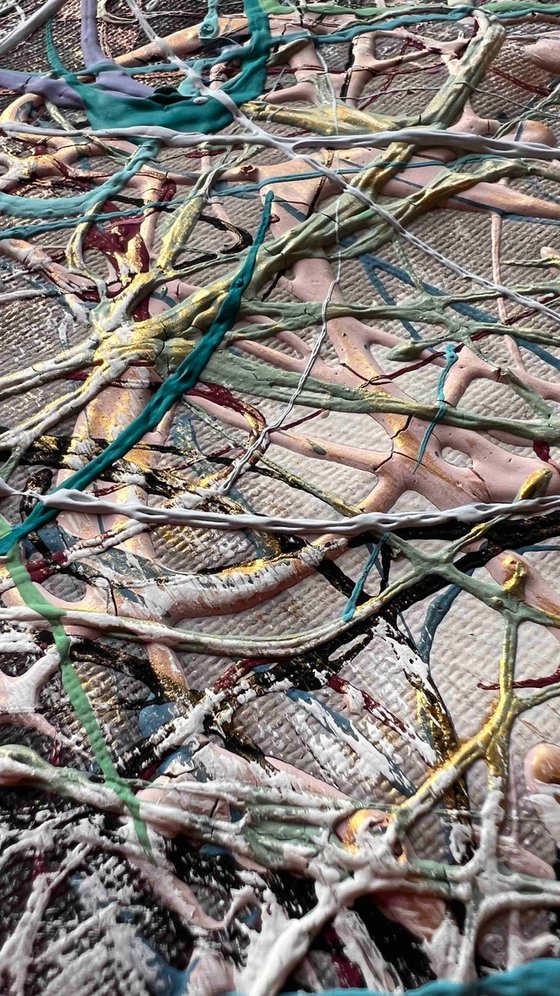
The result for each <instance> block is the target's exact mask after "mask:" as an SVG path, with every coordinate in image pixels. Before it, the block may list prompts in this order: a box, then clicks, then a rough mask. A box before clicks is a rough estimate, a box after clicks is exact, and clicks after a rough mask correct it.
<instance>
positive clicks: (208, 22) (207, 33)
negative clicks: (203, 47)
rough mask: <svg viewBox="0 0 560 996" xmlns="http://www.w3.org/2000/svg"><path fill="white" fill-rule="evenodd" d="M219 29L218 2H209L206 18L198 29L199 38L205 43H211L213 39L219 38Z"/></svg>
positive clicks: (216, 0)
mask: <svg viewBox="0 0 560 996" xmlns="http://www.w3.org/2000/svg"><path fill="white" fill-rule="evenodd" d="M219 28H220V24H219V21H218V0H208V10H207V11H206V17H205V18H204V20H203V22H202V24H201V25H200V28H199V29H198V34H199V37H200V38H202V39H203V40H204V41H209V40H210V39H211V38H215V37H216V36H217V34H218V31H219Z"/></svg>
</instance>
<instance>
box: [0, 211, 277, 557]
mask: <svg viewBox="0 0 560 996" xmlns="http://www.w3.org/2000/svg"><path fill="white" fill-rule="evenodd" d="M272 200H273V195H272V192H269V193H268V194H267V195H266V199H265V202H264V210H263V216H262V218H261V223H260V225H259V229H258V231H257V234H256V236H255V240H254V242H253V245H252V246H251V248H250V249H249V251H248V253H247V255H246V257H245V259H244V261H243V263H242V265H241V267H240V269H239V271H238V273H237V275H236V276H235V277H234V278H233V280H232V282H231V286H230V289H229V291H228V292H227V294H226V296H225V298H224V300H223V301H222V303H221V305H220V308H219V310H218V314H217V315H216V318H215V319H214V321H213V322H212V324H211V326H210V328H209V329H208V332H207V333H206V334H205V335H204V336H203V337H202V339H201V340H200V342H199V343H198V344H197V345H196V346H195V347H194V349H192V350H191V352H190V353H189V355H188V356H186V357H185V359H184V360H183V361H182V363H180V364H179V366H178V367H177V370H176V371H175V372H174V373H173V374H171V376H170V377H168V378H167V380H166V381H165V382H164V383H163V384H162V385H161V387H160V388H158V390H157V391H156V393H155V394H154V396H153V397H152V398H151V399H150V401H149V402H148V404H147V405H146V407H145V408H144V411H143V412H142V413H141V414H140V415H139V416H138V417H137V418H135V419H133V421H132V422H131V423H130V425H128V426H127V427H126V429H124V430H123V431H122V432H121V433H120V434H119V435H118V436H117V438H116V439H114V440H113V442H112V443H110V445H109V446H107V447H106V449H104V450H103V451H102V452H101V453H100V454H99V455H98V456H96V457H95V458H94V459H93V460H90V462H89V463H88V464H87V465H86V466H85V467H82V468H81V469H80V470H78V471H77V472H76V473H75V474H72V476H71V477H68V478H67V479H66V480H65V481H64V483H63V484H62V485H60V487H64V488H76V489H77V490H79V491H82V490H83V489H84V488H86V487H87V486H88V484H91V483H92V482H93V481H95V480H96V479H97V478H98V477H100V476H102V474H103V473H104V471H106V470H108V469H109V467H111V466H112V464H113V463H114V462H115V461H116V460H121V459H122V457H124V456H126V454H127V453H128V451H129V450H130V449H132V447H133V446H136V444H137V443H138V442H139V441H140V439H142V437H143V436H144V435H145V434H146V433H147V432H152V431H153V430H154V429H155V428H157V426H158V425H159V423H160V422H161V420H162V418H163V416H164V415H165V414H166V412H168V411H169V409H170V408H172V407H173V405H174V404H175V403H176V402H177V401H178V400H179V398H181V397H182V395H183V394H184V393H185V391H189V390H190V389H191V388H192V387H194V386H195V385H196V384H197V383H198V381H199V380H200V377H201V375H202V373H203V371H204V368H205V367H206V364H207V363H208V361H209V360H210V358H211V357H212V355H213V353H214V352H215V351H216V349H217V348H218V346H219V345H220V343H221V341H222V339H223V337H224V335H225V334H226V332H229V331H230V329H231V328H233V325H234V324H235V322H236V320H237V315H238V313H239V308H240V305H241V299H242V297H243V294H244V293H245V291H246V289H247V287H248V286H249V284H250V283H251V279H252V276H253V271H254V269H255V263H256V260H257V254H258V251H259V248H260V246H261V245H262V243H263V242H264V237H265V235H266V230H267V228H268V224H269V222H270V215H271V211H272ZM53 490H54V491H57V490H58V488H54V489H53ZM57 514H58V513H57V511H56V509H52V508H45V506H44V505H43V504H42V502H38V503H37V505H36V506H35V508H34V509H33V511H32V512H31V514H30V515H29V516H28V517H27V519H26V520H25V522H22V523H21V525H19V526H14V528H13V529H11V530H10V532H8V533H6V534H5V535H4V536H1V537H0V555H1V556H6V555H7V554H9V552H10V550H12V548H13V546H14V544H15V543H17V542H19V540H21V539H23V538H24V537H25V536H28V535H29V533H30V532H33V531H35V530H36V529H40V528H41V527H42V526H44V525H46V524H47V522H51V521H52V520H53V519H55V518H56V516H57Z"/></svg>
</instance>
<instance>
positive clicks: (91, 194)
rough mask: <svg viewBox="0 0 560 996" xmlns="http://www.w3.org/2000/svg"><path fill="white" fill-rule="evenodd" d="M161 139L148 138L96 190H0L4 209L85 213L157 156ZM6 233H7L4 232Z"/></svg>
mask: <svg viewBox="0 0 560 996" xmlns="http://www.w3.org/2000/svg"><path fill="white" fill-rule="evenodd" d="M158 150H159V143H158V142H154V141H148V142H144V143H143V144H142V146H141V147H140V148H139V149H138V151H137V152H135V153H134V155H133V156H131V157H130V159H129V161H128V162H127V164H126V166H125V167H124V169H122V170H119V172H118V173H115V174H114V175H113V176H111V177H110V178H109V179H108V180H106V181H105V183H102V184H101V185H100V186H99V187H96V188H95V189H94V190H90V191H88V192H87V193H84V194H76V195H75V196H74V197H58V198H56V197H46V198H43V197H17V196H16V195H15V194H5V193H3V192H0V213H1V214H4V215H7V216H8V217H9V218H21V217H22V216H23V217H25V218H63V217H64V218H66V217H67V216H68V215H76V214H82V213H83V212H84V211H87V210H88V209H89V208H90V207H93V205H94V204H97V203H99V201H101V200H112V199H113V198H114V197H116V195H117V194H118V193H119V192H120V191H121V190H122V189H123V187H125V186H126V185H127V183H128V181H129V180H130V179H131V178H132V177H133V176H135V175H136V173H138V171H139V170H141V169H142V166H144V165H145V163H147V162H149V161H150V160H152V159H155V157H156V156H157V153H158ZM4 237H5V236H4Z"/></svg>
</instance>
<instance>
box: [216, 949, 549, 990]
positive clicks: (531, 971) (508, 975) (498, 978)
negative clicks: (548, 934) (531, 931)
mask: <svg viewBox="0 0 560 996" xmlns="http://www.w3.org/2000/svg"><path fill="white" fill-rule="evenodd" d="M558 993H560V960H559V959H557V958H539V959H536V960H535V961H531V962H528V964H526V965H521V966H519V968H514V969H513V970H512V971H510V972H496V973H495V974H494V975H487V976H486V978H484V979H478V980H477V981H476V982H465V983H461V982H446V981H442V980H440V981H438V982H428V983H427V984H426V985H424V986H420V987H419V988H418V989H414V990H411V989H409V990H407V992H406V993H405V994H404V996H558ZM229 996H241V994H239V993H237V994H235V993H230V994H229ZM286 996H302V994H301V992H300V993H294V992H292V993H286ZM318 996H390V994H389V993H387V992H385V993H382V992H381V991H380V990H378V989H323V990H322V991H321V993H320V994H318Z"/></svg>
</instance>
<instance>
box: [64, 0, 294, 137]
mask: <svg viewBox="0 0 560 996" xmlns="http://www.w3.org/2000/svg"><path fill="white" fill-rule="evenodd" d="M244 9H245V14H246V16H247V27H248V30H249V34H250V40H249V42H248V44H246V45H244V46H240V47H239V48H238V49H236V58H237V59H239V60H240V62H241V70H240V72H239V73H238V74H237V75H236V76H235V77H234V79H233V80H228V82H227V83H224V85H223V87H222V92H223V93H227V94H228V95H229V96H230V97H231V99H232V100H233V101H234V102H235V103H236V104H237V106H238V107H239V106H240V105H241V104H244V103H246V102H247V101H250V100H255V99H257V97H259V96H260V95H261V93H262V92H263V90H264V88H265V84H266V63H267V60H268V56H269V54H270V51H271V48H272V46H273V44H274V42H275V40H274V39H273V38H272V35H271V33H270V26H269V23H268V17H267V15H266V13H265V12H264V10H263V8H262V7H261V4H260V2H259V0H245V3H244ZM46 38H47V54H48V58H49V61H50V63H51V66H52V67H53V69H54V71H55V72H56V73H57V74H58V75H59V76H61V77H62V78H63V79H65V80H66V81H67V83H68V84H69V86H71V87H72V89H74V90H75V91H76V93H78V95H79V96H80V97H81V99H82V101H83V104H84V107H85V110H86V114H87V117H88V122H89V123H90V125H92V126H93V127H94V128H107V127H119V126H124V127H136V128H137V129H138V133H139V134H141V131H142V127H144V126H146V125H157V126H160V127H164V128H172V129H173V130H174V131H177V132H189V131H191V132H192V131H198V132H203V133H204V134H206V135H215V134H217V133H218V132H219V131H221V130H222V129H223V128H225V127H226V126H227V125H229V124H231V121H232V115H231V113H230V111H229V110H228V108H227V107H225V106H224V105H223V104H222V103H221V102H220V101H219V100H218V99H217V98H213V97H212V96H211V95H210V96H208V97H207V99H206V100H204V101H203V102H201V103H195V102H194V99H193V98H194V96H195V94H194V93H193V94H186V95H185V94H182V93H180V92H179V90H178V89H177V88H175V87H164V88H161V87H160V88H159V89H156V90H155V91H154V93H153V95H152V96H146V97H137V96H131V95H128V94H121V93H115V92H114V91H107V90H104V89H103V87H102V86H99V85H97V84H96V83H80V82H79V80H78V78H77V77H76V75H75V74H74V73H69V72H67V71H66V69H65V67H64V66H63V65H62V63H61V62H60V59H59V58H58V55H57V52H56V49H55V46H54V44H53V41H52V29H51V28H50V26H49V25H47V32H46ZM277 41H282V39H277ZM222 61H223V60H222Z"/></svg>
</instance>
